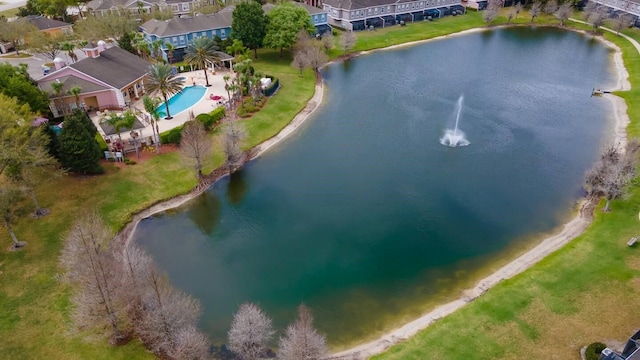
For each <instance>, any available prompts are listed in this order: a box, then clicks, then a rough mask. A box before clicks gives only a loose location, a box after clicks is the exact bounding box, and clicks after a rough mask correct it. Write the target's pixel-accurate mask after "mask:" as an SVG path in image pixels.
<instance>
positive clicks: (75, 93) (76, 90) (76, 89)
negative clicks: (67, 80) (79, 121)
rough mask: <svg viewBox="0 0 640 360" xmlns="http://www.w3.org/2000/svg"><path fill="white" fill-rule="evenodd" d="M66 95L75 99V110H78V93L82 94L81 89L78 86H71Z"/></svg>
mask: <svg viewBox="0 0 640 360" xmlns="http://www.w3.org/2000/svg"><path fill="white" fill-rule="evenodd" d="M68 93H69V95H73V97H74V99H76V108H78V109H80V93H82V88H81V87H80V86H78V85H73V86H72V87H71V89H70V90H69V91H68Z"/></svg>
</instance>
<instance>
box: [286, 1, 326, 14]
mask: <svg viewBox="0 0 640 360" xmlns="http://www.w3.org/2000/svg"><path fill="white" fill-rule="evenodd" d="M293 4H294V5H296V6H298V7H301V8H303V9H305V10H307V12H308V13H309V15H313V14H324V13H326V12H327V11H326V10H323V9H320V8H317V7H315V6H311V5H307V4H305V3H299V2H294V3H293Z"/></svg>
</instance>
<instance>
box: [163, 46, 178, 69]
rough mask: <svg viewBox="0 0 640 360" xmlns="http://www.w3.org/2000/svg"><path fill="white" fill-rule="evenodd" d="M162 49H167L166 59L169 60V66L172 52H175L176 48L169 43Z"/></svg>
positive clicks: (171, 60)
mask: <svg viewBox="0 0 640 360" xmlns="http://www.w3.org/2000/svg"><path fill="white" fill-rule="evenodd" d="M164 47H165V48H166V49H167V59H168V60H169V64H171V63H172V62H173V50H175V49H176V47H175V46H173V44H172V43H170V42H166V43H164Z"/></svg>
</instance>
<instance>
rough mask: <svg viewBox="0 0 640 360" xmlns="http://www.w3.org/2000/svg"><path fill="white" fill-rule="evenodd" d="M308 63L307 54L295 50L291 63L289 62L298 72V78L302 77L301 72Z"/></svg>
mask: <svg viewBox="0 0 640 360" xmlns="http://www.w3.org/2000/svg"><path fill="white" fill-rule="evenodd" d="M308 63H309V61H308V59H307V52H306V51H304V50H296V51H295V53H294V55H293V61H292V62H291V66H293V67H295V68H296V69H298V71H299V72H300V77H302V70H304V69H305V68H306V67H307V64H308Z"/></svg>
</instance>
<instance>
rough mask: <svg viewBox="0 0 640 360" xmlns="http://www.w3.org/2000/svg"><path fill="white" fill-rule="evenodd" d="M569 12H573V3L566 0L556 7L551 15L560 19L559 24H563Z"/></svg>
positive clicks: (567, 18) (569, 15)
mask: <svg viewBox="0 0 640 360" xmlns="http://www.w3.org/2000/svg"><path fill="white" fill-rule="evenodd" d="M571 14H573V4H572V3H571V2H570V1H567V2H565V3H564V4H562V5H560V6H559V7H558V10H556V11H555V12H554V13H553V16H555V17H556V19H558V20H560V26H564V23H565V21H567V20H569V18H570V17H571Z"/></svg>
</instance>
